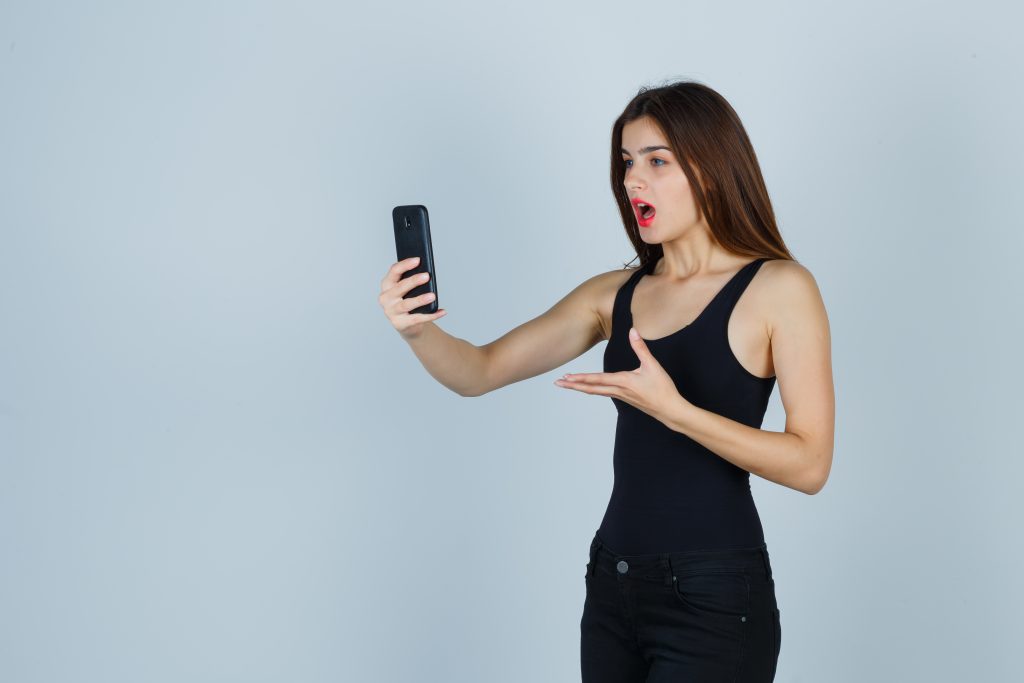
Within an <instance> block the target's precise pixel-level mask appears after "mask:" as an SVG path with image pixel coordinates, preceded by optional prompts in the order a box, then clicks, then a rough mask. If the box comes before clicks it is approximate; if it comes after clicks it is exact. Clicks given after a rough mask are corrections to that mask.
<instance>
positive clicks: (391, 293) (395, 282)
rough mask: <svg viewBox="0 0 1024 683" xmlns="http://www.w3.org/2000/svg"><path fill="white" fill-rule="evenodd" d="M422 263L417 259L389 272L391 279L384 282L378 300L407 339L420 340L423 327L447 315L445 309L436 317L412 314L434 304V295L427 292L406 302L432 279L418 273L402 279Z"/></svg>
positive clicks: (399, 265) (412, 259) (439, 311)
mask: <svg viewBox="0 0 1024 683" xmlns="http://www.w3.org/2000/svg"><path fill="white" fill-rule="evenodd" d="M419 262H420V259H419V257H418V256H414V257H412V258H407V259H405V260H404V261H398V262H397V263H394V264H393V265H392V266H391V267H390V268H388V272H387V275H385V276H384V280H383V281H381V283H380V290H381V291H380V296H379V297H377V301H379V302H380V305H381V308H383V309H384V313H385V315H387V316H388V320H390V321H391V324H392V325H393V326H394V328H395V329H396V330H398V332H399V333H400V334H401V335H402V336H403V337H404V338H406V339H412V338H414V337H417V336H419V334H420V333H421V332H422V331H423V323H426V322H430V321H432V320H436V319H437V318H440V317H441V316H443V315H444V314H445V313H447V311H446V310H444V309H443V308H439V309H437V311H435V312H434V313H410V312H409V311H411V310H412V309H414V308H419V307H420V306H423V305H424V304H428V303H430V302H431V301H433V300H434V293H433V292H426V293H425V294H421V295H419V296H415V297H412V298H409V299H403V298H402V297H404V296H405V295H406V294H408V293H409V291H410V290H412V289H415V288H416V287H419V286H420V285H422V284H423V283H424V282H426V281H427V280H428V279H430V278H429V273H418V274H416V275H412V276H410V277H407V278H404V279H403V278H402V273H404V272H405V271H407V270H410V269H412V268H415V267H416V265H417V264H418V263H419Z"/></svg>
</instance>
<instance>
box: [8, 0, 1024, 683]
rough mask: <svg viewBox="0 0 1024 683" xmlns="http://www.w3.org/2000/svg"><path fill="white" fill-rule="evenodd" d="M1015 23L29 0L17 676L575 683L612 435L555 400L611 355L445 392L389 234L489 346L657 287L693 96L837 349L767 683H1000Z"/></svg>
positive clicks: (465, 330) (768, 508)
mask: <svg viewBox="0 0 1024 683" xmlns="http://www.w3.org/2000/svg"><path fill="white" fill-rule="evenodd" d="M1022 18H1024V17H1022V13H1021V11H1020V10H1019V9H1018V8H1017V7H1016V6H1015V5H1013V4H1012V3H1009V2H1005V3H995V2H989V3H982V4H981V5H978V4H975V5H973V6H971V7H970V8H969V7H968V6H967V4H965V3H957V4H956V5H945V6H942V7H936V6H933V5H932V4H930V3H923V2H905V3H895V4H894V3H891V2H870V3H867V4H865V3H857V4H852V3H846V4H839V3H828V4H827V5H826V4H823V3H817V2H788V3H771V4H769V5H765V4H764V3H749V4H736V3H692V2H686V3H680V2H678V1H675V2H663V3H647V4H643V5H623V4H621V3H607V4H605V5H600V4H595V3H592V2H588V3H576V4H568V3H565V4H555V5H551V4H548V3H539V2H538V3H527V4H523V3H517V4H514V5H505V6H490V4H488V3H484V4H482V5H481V4H476V3H458V2H442V3H428V4H422V3H414V2H403V3H391V4H381V3H359V4H355V3H349V4H331V3H321V4H316V3H303V4H297V3H283V2H282V3H276V4H274V3H267V2H262V3H252V2H235V3H226V2H224V3H181V2H175V3H170V2H168V3H162V4H150V5H148V6H143V5H142V4H140V3H90V4H88V6H86V3H40V2H32V3H28V2H16V3H12V2H5V3H3V4H2V5H0V91H2V92H0V98H2V100H0V102H2V106H0V191H2V197H0V230H2V235H0V236H2V242H0V315H2V325H3V327H2V332H0V544H2V546H0V547H2V558H0V679H2V680H3V681H11V682H19V683H29V682H36V681H39V682H43V681H46V682H48V683H49V682H53V681H76V682H78V681H103V682H112V681H125V682H128V681H131V682H133V683H135V682H137V681H154V682H163V681H167V682H175V683H177V682H179V681H247V682H248V681H303V682H305V681H310V682H313V681H339V680H350V681H388V682H390V681H396V682H398V681H401V682H406V681H452V682H455V681H466V682H478V681H491V682H499V681H524V680H529V681H552V682H555V681H572V680H578V677H579V620H580V615H581V611H582V607H583V597H584V583H583V573H584V566H585V564H586V559H587V557H586V554H587V548H588V546H589V543H590V540H591V538H592V536H593V532H594V530H595V529H596V528H597V525H598V523H599V522H600V519H601V516H602V514H603V512H604V507H605V504H606V503H607V499H608V495H609V494H610V491H611V485H612V469H611V452H612V438H613V434H614V428H615V423H614V422H615V411H614V407H613V405H612V403H611V401H610V400H609V399H607V398H603V397H596V396H588V395H584V394H581V393H578V392H572V391H568V390H565V389H561V388H559V387H556V386H555V385H554V384H553V383H552V382H553V380H554V378H555V377H556V376H558V375H560V374H561V373H563V372H573V371H578V372H588V371H598V370H599V369H600V362H601V353H602V352H603V349H604V344H603V343H602V344H600V345H598V346H597V347H595V348H594V349H592V350H591V351H589V352H588V353H587V354H585V355H584V356H583V357H581V358H579V359H577V360H575V361H573V362H571V363H568V364H567V365H566V366H564V367H562V368H559V369H558V370H557V371H554V372H552V373H550V374H549V375H545V376H541V377H537V378H534V379H531V380H529V381H525V382H521V383H518V384H516V385H512V386H509V387H506V388H504V389H501V390H500V391H497V392H494V393H492V394H489V395H486V396H484V397H479V398H462V397H459V396H457V395H456V394H454V393H452V392H450V391H448V390H447V389H445V388H444V387H443V386H441V385H440V384H438V383H436V382H435V381H434V380H433V379H431V377H430V376H429V375H428V374H427V373H426V372H425V371H424V370H423V368H422V367H421V366H420V365H419V363H418V362H417V360H416V359H415V357H414V356H413V354H412V353H411V351H410V350H409V349H408V347H407V346H406V344H405V343H404V342H403V341H402V340H401V338H400V337H399V335H398V334H397V333H396V332H395V331H394V329H393V328H392V327H391V326H390V324H389V323H388V321H387V319H386V318H385V316H384V314H383V312H382V311H381V309H380V307H379V305H378V303H377V295H378V293H379V291H380V289H379V287H380V281H381V279H382V278H383V276H384V274H385V271H386V269H387V268H388V266H389V265H390V264H391V263H392V262H393V261H394V260H395V251H394V243H393V238H392V231H391V222H390V220H391V219H390V212H391V208H392V207H393V206H395V205H397V204H413V203H416V204H425V205H426V206H427V207H428V208H429V210H430V215H431V219H432V227H433V245H434V253H435V256H436V262H437V268H438V276H437V284H438V289H439V293H440V303H441V305H442V306H443V307H444V308H447V309H448V310H449V314H448V316H446V317H445V318H443V319H441V320H440V321H439V324H440V326H441V327H442V328H444V329H445V330H446V331H448V332H450V333H451V334H454V335H456V336H459V337H461V338H464V339H467V340H469V341H471V342H473V343H475V344H484V343H487V342H490V341H492V340H493V339H495V338H497V337H498V336H500V335H502V334H504V333H505V332H507V331H508V330H510V329H512V328H513V327H515V326H517V325H519V324H521V323H523V322H525V321H526V320H528V319H530V318H532V317H534V316H537V315H539V314H541V313H542V312H544V311H545V310H546V309H547V308H548V307H550V306H551V305H552V304H553V303H554V302H555V301H557V300H558V299H559V298H561V297H562V296H564V295H565V294H566V293H567V292H568V291H570V290H571V289H572V288H573V287H575V286H576V285H578V284H579V283H580V282H582V281H583V280H584V279H586V278H588V277H590V276H592V275H595V274H597V273H599V272H602V271H606V270H611V269H614V268H617V267H620V266H621V265H622V264H623V263H625V262H627V261H629V260H630V259H631V258H632V256H633V254H632V253H631V251H630V245H629V243H628V242H627V240H626V238H625V235H624V233H623V230H622V227H621V225H620V219H619V217H618V214H617V212H616V209H615V205H614V203H613V201H612V196H611V192H610V189H609V186H608V155H609V135H610V130H611V124H612V122H613V120H614V119H615V117H616V116H617V115H618V114H619V112H620V111H621V110H622V108H623V107H624V106H625V104H626V102H627V101H628V100H629V99H630V98H631V97H632V96H633V94H635V92H636V90H637V88H638V87H639V86H641V85H645V84H649V85H657V84H660V83H663V82H666V81H668V80H671V79H676V78H695V79H698V80H700V81H701V82H704V83H706V84H708V85H710V86H711V87H713V88H715V89H717V90H718V91H719V92H721V93H722V94H723V95H724V96H725V97H726V98H727V99H728V100H729V101H730V102H731V103H732V105H733V106H734V107H735V108H736V110H737V112H738V113H739V115H740V117H741V118H742V119H743V121H744V123H745V125H746V127H747V131H748V133H749V134H750V137H751V139H752V141H753V144H754V147H755V149H756V151H757V154H758V157H759V159H760V162H761V165H762V169H763V172H764V175H765V178H766V181H767V184H768V188H769V191H770V193H771V196H772V200H773V202H774V207H775V210H776V212H777V216H778V220H779V224H780V226H781V230H782V234H783V237H784V238H785V240H786V242H787V244H788V245H789V247H790V248H791V250H792V251H793V253H794V254H795V255H796V257H797V258H798V259H799V260H800V261H801V262H802V263H803V264H804V265H806V266H807V267H808V268H809V269H810V270H811V272H812V273H813V274H814V276H815V278H816V279H817V282H818V285H819V287H820V289H821V292H822V295H823V297H824V299H825V303H826V306H827V308H828V312H829V316H830V320H831V330H832V339H833V362H834V373H835V387H836V413H837V420H836V445H835V458H834V465H833V468H832V473H831V478H830V480H829V482H828V484H827V485H826V487H825V489H824V490H823V491H822V492H821V493H819V494H818V495H816V496H806V495H804V494H801V493H797V492H795V491H792V490H789V489H786V488H784V487H781V486H778V485H775V484H772V483H770V482H767V481H765V480H762V479H758V478H757V477H752V486H753V488H754V495H755V500H756V502H757V504H758V508H759V510H760V513H761V516H762V520H763V523H764V527H765V534H766V540H767V543H768V547H769V550H770V552H771V557H772V560H773V566H774V570H775V575H776V580H777V591H778V599H779V605H780V607H781V610H782V629H783V638H782V653H781V657H780V661H779V669H778V670H779V673H778V677H777V679H776V680H778V681H787V682H790V681H791V682H798V681H802V682H812V681H831V682H835V683H841V682H846V681H851V682H852V681H856V682H860V681H900V682H902V681H924V680H927V681H963V680H979V681H980V680H1006V679H1008V678H1010V677H1011V675H1012V674H1015V673H1016V671H1017V668H1018V666H1019V665H1018V664H1017V663H1016V660H1017V649H1018V648H1017V644H1018V643H1019V641H1020V640H1021V638H1022V636H1024V630H1022V627H1021V626H1020V619H1019V614H1018V612H1019V609H1020V607H1021V606H1022V588H1021V586H1022V583H1021V581H1020V579H1019V576H1020V569H1021V561H1022V559H1024V549H1022V544H1021V541H1020V536H1021V534H1020V531H1019V529H1018V524H1017V520H1019V519H1021V518H1022V516H1024V515H1022V513H1024V510H1022V504H1021V502H1020V500H1021V499H1020V496H1019V492H1018V489H1019V486H1020V481H1021V474H1022V473H1024V465H1022V462H1021V458H1022V456H1024V449H1022V448H1021V446H1020V438H1019V426H1018V425H1017V424H1016V423H1015V420H1016V419H1017V418H1018V417H1019V414H1020V412H1021V409H1022V408H1024V400H1022V394H1021V389H1020V387H1021V386H1022V383H1021V382H1022V379H1024V378H1022V376H1021V374H1022V373H1021V371H1020V352H1019V348H1020V345H1021V338H1022V334H1024V329H1022V325H1021V305H1020V296H1021V294H1022V291H1024V287H1022V284H1021V279H1020V278H1021V276H1020V272H1021V269H1020V263H1021V254H1022V247H1024V241H1022V238H1021V229H1022V227H1024V226H1022V220H1021V210H1020V208H1019V206H1018V203H1017V201H1016V198H1017V197H1019V195H1020V191H1019V186H1020V183H1021V180H1022V177H1021V175H1022V174H1021V170H1020V169H1021V165H1020V160H1021V158H1022V153H1024V144H1022V143H1024V136H1022V133H1021V127H1020V121H1021V119H1022V94H1021V92H1022V91H1021V89H1020V74H1021V73H1022V66H1024V64H1022V61H1024V60H1022V54H1021V50H1020V47H1019V42H1018V41H1017V40H1016V39H1017V37H1018V36H1017V35H1016V33H1017V27H1019V26H1020V23H1021V20H1022ZM1014 349H1018V351H1014ZM784 420H785V416H784V414H783V412H782V407H781V405H780V403H779V398H778V391H777V390H776V393H775V394H774V395H773V397H772V403H771V405H770V407H769V410H768V414H767V416H766V419H765V423H764V429H768V430H775V431H779V430H782V429H783V428H784Z"/></svg>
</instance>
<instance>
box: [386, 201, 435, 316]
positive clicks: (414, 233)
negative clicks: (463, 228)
mask: <svg viewBox="0 0 1024 683" xmlns="http://www.w3.org/2000/svg"><path fill="white" fill-rule="evenodd" d="M391 219H392V221H394V224H395V249H396V250H397V252H398V260H399V261H404V260H405V259H407V258H412V257H413V256H419V257H420V260H419V263H417V264H416V267H415V268H412V269H410V270H407V271H405V273H403V274H402V279H403V280H404V279H405V278H407V277H410V276H412V275H416V274H418V273H430V278H429V279H428V280H427V281H426V282H424V283H423V284H421V285H419V286H418V287H413V288H412V289H411V290H409V293H408V294H406V295H405V297H403V298H405V299H409V298H412V297H416V296H419V295H421V294H426V293H427V292H433V293H434V300H433V301H430V302H428V303H425V304H423V305H422V306H419V307H418V308H414V309H412V310H411V311H409V312H410V313H436V312H437V308H438V296H437V273H436V272H435V271H434V252H433V249H432V248H431V246H430V217H429V216H428V215H427V207H425V206H423V205H421V204H409V205H405V206H396V207H395V208H393V209H392V210H391Z"/></svg>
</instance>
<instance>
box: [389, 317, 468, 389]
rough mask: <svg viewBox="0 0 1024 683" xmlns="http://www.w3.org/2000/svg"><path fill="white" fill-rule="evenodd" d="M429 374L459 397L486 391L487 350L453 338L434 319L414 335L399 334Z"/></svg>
mask: <svg viewBox="0 0 1024 683" xmlns="http://www.w3.org/2000/svg"><path fill="white" fill-rule="evenodd" d="M402 338H403V339H405V341H406V342H407V343H408V344H409V346H410V348H412V351H413V353H415V354H416V357H417V358H418V359H419V360H420V363H422V364H423V367H424V368H426V370H427V372H429V373H430V375H431V377H433V378H434V379H436V380H437V381H438V382H440V383H441V384H443V385H444V386H446V387H448V388H449V389H451V390H452V391H454V392H455V393H457V394H459V395H460V396H479V395H480V394H483V393H486V392H487V388H486V386H485V379H486V357H487V354H486V352H485V351H484V350H483V349H481V348H480V347H479V346H474V345H473V344H470V343H469V342H468V341H466V340H465V339H459V338H458V337H454V336H452V335H450V334H448V333H447V332H445V331H444V330H442V329H441V328H440V327H438V326H437V325H436V324H434V323H433V322H427V323H424V324H423V325H421V326H420V328H419V331H418V332H417V334H416V335H415V336H411V337H410V336H406V335H402Z"/></svg>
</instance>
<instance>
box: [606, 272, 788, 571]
mask: <svg viewBox="0 0 1024 683" xmlns="http://www.w3.org/2000/svg"><path fill="white" fill-rule="evenodd" d="M766 260H767V259H765V258H759V259H756V260H754V261H751V262H750V263H748V264H746V265H745V266H743V267H742V268H740V270H739V271H738V272H737V273H736V274H735V275H733V277H732V278H731V279H730V280H729V282H728V283H726V285H725V286H724V287H723V288H722V289H721V290H719V291H718V293H717V294H715V296H714V298H713V299H711V302H710V303H708V305H707V306H706V307H705V308H704V310H703V311H702V312H701V313H700V315H698V316H697V318H696V319H695V320H693V322H691V323H690V324H689V325H686V326H684V327H683V328H681V329H679V330H677V331H675V332H673V333H672V334H669V335H667V336H664V337H659V338H658V339H650V340H647V341H646V344H647V348H648V349H649V350H650V352H651V355H653V356H654V358H655V359H656V360H657V361H658V362H659V363H660V364H661V365H662V367H664V368H665V371H666V372H667V373H668V374H669V376H671V377H672V380H673V382H675V385H676V388H677V389H678V390H679V393H680V394H682V395H683V397H684V398H686V400H688V401H690V402H691V403H693V404H694V405H696V406H698V407H700V408H703V409H705V410H709V411H711V412H714V413H718V414H719V415H724V416H725V417H728V418H730V419H732V420H736V421H737V422H741V423H743V424H745V425H748V426H750V427H756V428H760V426H761V421H762V420H763V418H764V412H765V409H766V408H767V406H768V398H769V396H771V393H772V389H773V388H774V386H775V377H774V376H772V377H758V376H756V375H753V374H751V373H750V372H748V371H747V369H746V368H744V367H743V366H742V365H740V363H739V361H738V360H737V359H736V357H735V356H734V355H733V353H732V350H731V349H730V347H729V340H728V336H727V329H728V323H729V315H730V314H731V313H732V310H733V308H734V307H735V305H736V301H737V300H738V299H739V297H740V294H742V293H743V290H745V289H746V287H747V285H748V284H749V283H750V280H751V279H752V278H753V277H754V274H755V273H756V272H757V270H758V268H760V267H761V264H762V263H763V262H764V261H766ZM655 263H656V261H649V262H648V263H647V264H645V265H643V266H640V267H639V268H637V269H636V271H635V272H634V273H633V274H632V275H631V276H630V277H629V279H628V280H626V282H625V284H623V285H622V286H621V287H620V288H619V291H618V292H616V294H615V302H614V304H613V306H612V330H611V336H610V338H609V339H608V345H607V346H606V348H605V350H604V371H605V372H620V371H623V370H635V369H636V368H637V367H639V365H640V360H639V359H638V358H637V356H636V353H635V352H634V351H633V347H632V346H631V345H630V343H629V338H628V336H627V335H628V334H629V328H630V327H631V326H632V325H633V315H632V312H631V310H630V309H631V302H632V300H633V290H634V289H635V288H636V285H637V282H639V281H640V278H641V277H643V276H644V275H646V274H648V273H650V272H651V271H653V270H654V265H655ZM612 401H613V402H614V404H615V408H616V410H617V411H618V422H617V423H616V428H615V452H614V456H613V469H614V473H615V483H614V485H613V487H612V493H611V499H610V500H609V501H608V508H607V509H606V510H605V514H604V519H602V520H601V527H600V528H599V529H598V533H599V535H600V536H601V539H602V540H603V541H604V543H606V544H607V545H608V546H609V547H611V548H614V549H615V551H616V552H617V553H620V554H625V555H638V554H647V553H662V552H676V551H683V550H700V549H715V548H737V547H750V546H757V545H760V544H761V543H763V542H764V534H763V531H762V529H761V519H760V517H759V516H758V514H757V507H756V506H755V505H754V499H753V496H752V495H751V493H750V473H749V472H747V471H746V470H744V469H742V468H740V467H737V466H736V465H733V464H732V463H731V462H729V461H728V460H726V459H725V458H722V457H720V456H718V455H716V454H715V453H714V452H713V451H711V450H709V449H708V448H706V447H704V446H702V445H701V444H700V443H698V442H696V441H694V440H693V439H691V438H690V437H688V436H686V435H685V434H681V433H679V432H676V431H673V430H671V429H669V428H668V427H667V426H665V424H664V423H662V422H659V421H658V420H656V419H654V418H653V417H651V416H650V415H648V414H647V413H645V412H643V411H642V410H640V409H638V408H636V407H634V406H632V405H630V404H628V403H626V402H625V401H622V400H620V399H618V398H612Z"/></svg>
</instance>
